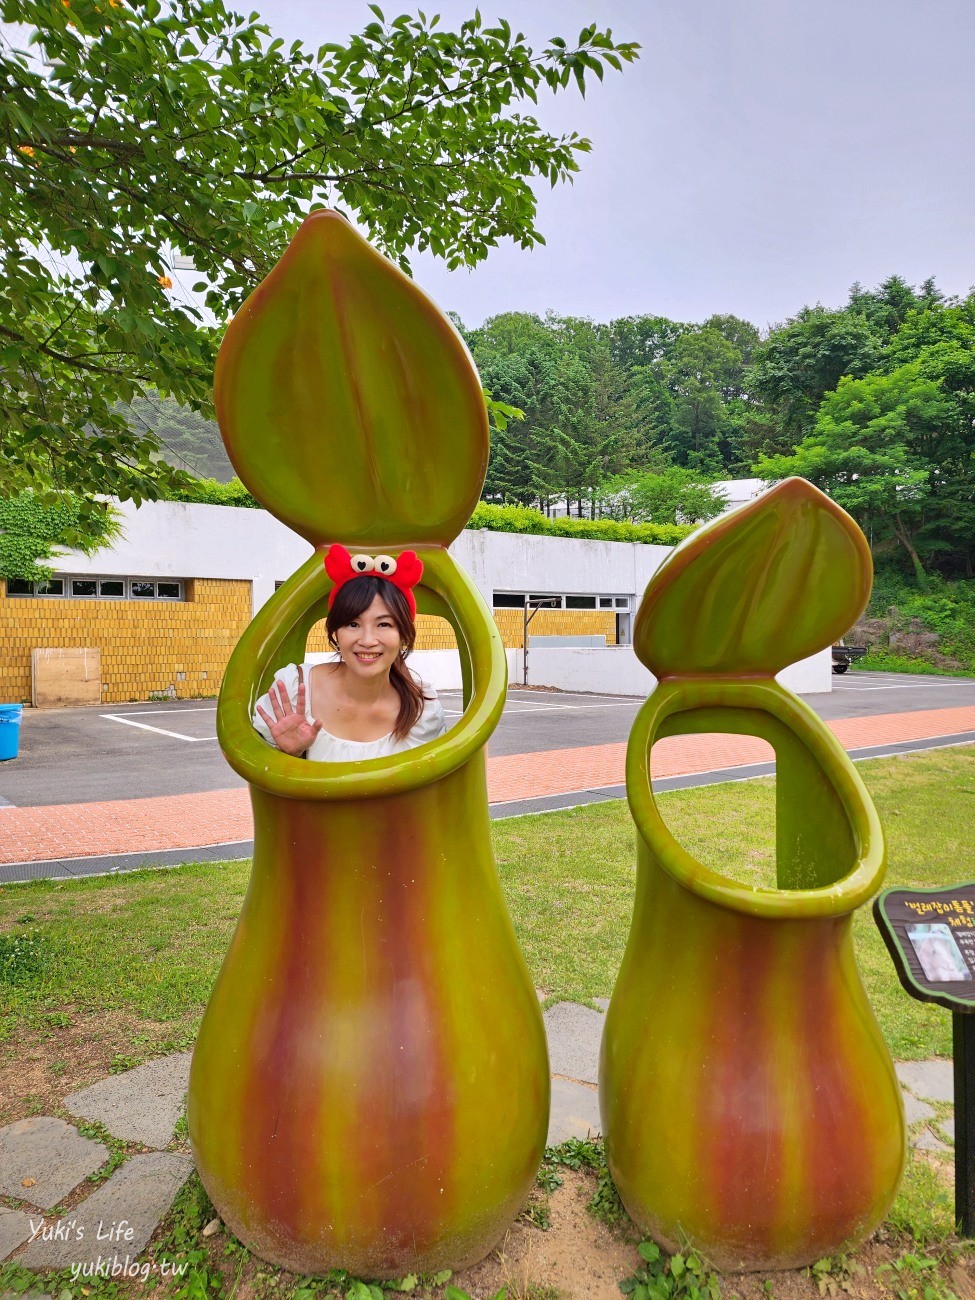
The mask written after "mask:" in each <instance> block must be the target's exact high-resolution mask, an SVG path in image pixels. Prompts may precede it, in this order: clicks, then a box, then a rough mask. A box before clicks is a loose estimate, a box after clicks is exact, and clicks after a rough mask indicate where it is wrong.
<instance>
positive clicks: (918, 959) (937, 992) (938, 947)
mask: <svg viewBox="0 0 975 1300" xmlns="http://www.w3.org/2000/svg"><path fill="white" fill-rule="evenodd" d="M873 914H874V918H875V919H876V922H877V925H878V927H879V929H880V933H881V935H882V936H883V940H884V943H885V944H886V945H887V949H888V951H889V952H890V955H891V957H892V958H893V959H894V965H895V966H896V967H897V974H898V975H899V976H900V981H901V983H902V984H903V985H904V987H905V989H907V991H908V993H910V995H911V997H913V998H917V999H918V1000H919V1001H921V1002H937V1003H938V1004H939V1005H940V1006H943V1007H947V1008H948V1010H949V1011H961V1012H963V1013H968V1014H971V1013H972V1012H975V884H970V885H950V886H949V887H948V888H947V889H885V890H884V892H883V893H882V894H880V895H878V897H877V899H876V901H875V902H874V905H873Z"/></svg>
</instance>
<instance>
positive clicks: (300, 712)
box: [257, 664, 322, 758]
mask: <svg viewBox="0 0 975 1300" xmlns="http://www.w3.org/2000/svg"><path fill="white" fill-rule="evenodd" d="M267 694H268V699H269V700H270V701H271V708H272V709H273V710H274V717H273V718H269V717H268V715H267V714H266V713H265V712H264V710H263V709H262V708H261V706H260V705H258V706H257V711H258V713H259V714H260V715H261V717H262V718H263V719H264V721H265V722H266V723H267V726H268V730H269V731H270V733H271V739H272V740H273V741H274V743H275V745H277V747H278V749H280V750H281V752H282V753H284V754H291V755H292V756H293V757H294V758H300V757H301V756H302V754H304V752H305V750H306V749H308V747H309V746H310V745H311V744H312V743H313V742H314V740H315V737H316V736H317V735H318V733H319V732H320V731H321V729H322V724H321V723H320V722H318V721H317V720H315V719H312V721H311V722H309V721H308V719H307V717H306V716H305V677H304V673H303V671H302V668H301V665H300V664H299V665H298V692H297V695H296V697H295V703H294V708H292V706H291V698H290V696H289V695H288V692H287V690H286V689H285V685H284V682H274V683H272V685H271V689H270V690H269V691H268V693H267Z"/></svg>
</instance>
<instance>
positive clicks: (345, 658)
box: [335, 596, 402, 678]
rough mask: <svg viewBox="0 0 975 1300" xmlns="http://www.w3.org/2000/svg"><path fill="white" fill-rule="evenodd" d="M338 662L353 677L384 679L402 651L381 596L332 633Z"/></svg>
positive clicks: (396, 632) (398, 637)
mask: <svg viewBox="0 0 975 1300" xmlns="http://www.w3.org/2000/svg"><path fill="white" fill-rule="evenodd" d="M335 640H336V642H337V644H338V648H339V654H340V655H341V656H342V662H343V663H344V664H345V665H346V667H347V668H349V669H350V670H351V671H352V672H353V673H355V675H356V676H357V677H363V678H374V677H383V676H388V674H389V670H390V668H391V667H392V665H393V662H394V661H395V660H396V658H397V657H398V655H399V652H400V650H401V649H402V642H401V641H400V635H399V630H398V628H397V627H396V624H395V622H394V621H393V616H392V615H391V614H390V612H389V609H388V608H387V606H386V603H385V602H384V600H383V599H382V597H381V596H374V597H373V601H372V604H371V605H370V606H369V608H368V609H365V610H363V611H362V613H361V614H360V615H359V616H358V618H355V619H353V620H352V622H351V623H346V625H345V626H344V627H340V628H338V629H337V630H336V633H335Z"/></svg>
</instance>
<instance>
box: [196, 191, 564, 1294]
mask: <svg viewBox="0 0 975 1300" xmlns="http://www.w3.org/2000/svg"><path fill="white" fill-rule="evenodd" d="M215 391H216V402H217V412H218V416H219V420H220V427H221V431H222V433H223V436H224V440H225V442H226V444H227V449H228V452H229V454H230V457H231V460H232V461H233V463H234V466H235V467H236V469H237V471H238V473H239V474H240V476H241V478H242V479H243V481H244V482H245V483H246V484H247V486H248V487H249V488H250V490H251V491H252V492H253V493H254V495H255V496H257V497H258V498H259V499H260V500H261V501H262V502H263V503H264V504H265V505H266V506H267V507H268V509H269V510H270V511H272V513H274V514H275V515H276V516H277V517H278V518H279V519H281V520H283V521H284V522H285V523H287V524H288V525H290V526H291V527H292V528H293V529H295V530H296V531H297V532H299V533H301V534H302V535H303V536H304V537H306V538H307V539H308V540H309V541H310V542H311V543H312V544H313V545H314V546H315V547H317V548H319V550H318V551H317V552H316V554H314V555H313V556H312V558H310V559H309V560H308V562H307V563H306V564H305V565H304V566H303V567H302V568H301V569H300V570H299V571H298V572H297V573H296V574H295V575H294V576H293V577H292V578H290V579H289V580H288V581H287V582H286V583H285V584H284V585H283V586H282V587H281V588H280V590H279V591H277V592H276V593H275V595H274V597H273V599H272V600H271V601H269V602H268V604H267V605H265V606H264V608H263V609H262V610H261V611H260V612H259V613H258V615H257V616H256V618H255V619H254V621H253V622H252V623H251V625H250V626H249V628H248V629H247V631H246V633H245V634H244V636H243V637H242V639H241V641H240V644H239V645H238V647H237V649H236V651H235V653H234V656H233V658H232V660H231V663H230V665H229V667H228V670H227V674H226V678H225V681H224V686H223V690H222V691H221V695H220V703H219V707H218V717H217V724H218V731H219V736H220V742H221V745H222V747H223V750H224V753H225V754H226V756H227V758H228V760H229V762H230V763H231V765H232V766H233V767H234V768H235V770H236V771H237V772H239V773H240V774H241V775H242V776H243V777H244V778H245V779H246V780H247V781H248V783H249V784H250V790H251V799H252V802H253V808H254V868H253V874H252V877H251V883H250V889H249V891H248V894H247V898H246V900H245V902H244V907H243V911H242V914H241V917H240V922H239V924H238V927H237V931H236V933H235V935H234V938H233V942H232V944H231V947H230V950H229V952H228V954H227V957H226V960H225V962H224V965H223V968H222V970H221V972H220V975H219V977H218V979H217V983H216V986H215V987H214V990H213V994H212V996H211V999H210V1003H209V1006H208V1007H207V1011H206V1015H205V1016H204V1019H203V1024H202V1027H201V1029H200V1034H199V1038H198V1040H197V1044H196V1050H195V1052H194V1055H193V1065H192V1071H191V1075H190V1092H189V1129H190V1140H191V1142H192V1145H193V1152H194V1155H195V1158H196V1164H197V1168H198V1169H199V1172H200V1176H201V1178H202V1180H203V1183H204V1185H205V1187H206V1189H207V1191H208V1192H209V1194H210V1196H211V1198H212V1200H213V1203H214V1205H215V1206H216V1208H217V1211H218V1212H219V1214H220V1216H221V1217H222V1218H223V1219H224V1220H225V1222H226V1223H227V1224H228V1225H229V1226H230V1228H231V1229H232V1230H233V1231H234V1232H235V1233H236V1234H237V1236H238V1237H239V1238H240V1239H241V1240H242V1241H243V1242H244V1243H246V1244H247V1245H248V1246H250V1247H251V1248H252V1249H253V1250H254V1251H256V1253H257V1254H259V1255H261V1256H263V1257H264V1258H266V1259H269V1260H271V1261H273V1262H275V1263H277V1264H280V1265H282V1266H284V1267H286V1268H290V1269H293V1270H296V1271H299V1272H303V1273H321V1272H324V1271H326V1270H328V1269H330V1268H334V1267H341V1268H346V1269H349V1270H350V1271H352V1272H355V1273H359V1274H364V1275H367V1276H373V1277H395V1276H401V1275H403V1274H405V1273H408V1272H417V1271H429V1270H434V1269H438V1268H441V1267H450V1268H458V1267H462V1266H464V1265H465V1264H468V1263H471V1262H473V1261H475V1260H477V1259H479V1258H481V1257H482V1256H483V1255H485V1254H486V1253H487V1252H488V1251H489V1250H490V1249H491V1247H492V1246H494V1245H495V1244H496V1242H497V1241H498V1240H499V1239H500V1237H501V1236H502V1234H503V1232H504V1231H505V1229H506V1227H507V1226H508V1224H509V1223H510V1221H511V1220H512V1218H513V1217H514V1215H515V1214H516V1213H517V1212H518V1210H519V1208H520V1207H521V1205H522V1204H523V1202H524V1200H525V1197H526V1196H527V1194H528V1191H529V1188H530V1187H531V1184H532V1180H533V1178H534V1175H535V1172H536V1169H537V1167H538V1163H539V1160H540V1157H541V1153H542V1150H543V1147H544V1141H545V1133H546V1125H547V1121H548V1092H549V1078H548V1063H547V1056H546V1048H545V1038H544V1031H543V1026H542V1019H541V1014H540V1012H539V1007H538V1001H537V998H536V996H535V992H534V989H533V987H532V983H531V980H530V978H529V975H528V971H527V968H526V966H525V963H524V960H523V958H522V956H521V953H520V951H519V949H518V946H517V943H516V941H515V936H514V932H513V929H512V926H511V923H510V920H509V918H508V914H507V912H506V910H505V906H504V902H503V899H502V897H501V893H500V889H499V885H498V881H497V875H496V870H495V865H494V861H493V858H492V855H491V847H490V839H489V823H488V812H487V794H486V783H485V758H484V747H485V743H486V741H487V738H488V736H489V735H490V733H491V732H492V731H493V729H494V727H495V726H496V724H497V721H498V718H499V716H500V714H501V710H502V707H503V703H504V694H505V687H506V664H505V658H504V651H503V648H502V645H501V642H500V638H499V636H498V633H497V631H496V629H495V626H494V623H493V620H492V618H491V615H490V613H489V611H488V610H487V609H486V607H485V606H484V604H483V602H482V601H481V599H480V596H479V595H478V592H477V590H476V588H475V587H474V586H473V584H472V583H471V581H470V580H469V578H468V577H467V576H466V575H465V574H464V573H463V572H462V571H461V570H460V569H459V568H458V566H457V565H456V564H455V563H454V562H453V560H452V559H451V557H450V555H449V554H448V553H447V550H446V547H447V545H448V544H449V543H450V542H451V541H452V540H453V539H454V537H455V536H456V535H457V533H458V532H459V531H460V530H461V528H462V527H463V526H464V524H465V523H466V521H467V519H468V518H469V516H470V512H471V510H472V508H473V506H474V504H475V502H476V501H477V498H478V494H479V492H480V488H481V484H482V481H483V477H484V472H485V467H486V462H487V449H488V434H487V422H486V415H485V407H484V401H483V396H482V393H481V390H480V385H479V383H478V379H477V375H476V372H475V370H474V367H473V363H472V362H471V360H470V357H469V356H468V354H467V352H466V349H465V348H464V345H463V343H462V341H461V340H460V338H459V336H458V335H457V334H456V332H455V331H454V329H453V328H452V326H451V325H450V323H449V322H448V321H447V320H446V319H445V318H444V317H443V316H442V315H441V313H440V312H439V311H438V309H437V308H436V307H435V306H434V305H433V304H432V303H431V302H430V301H429V300H428V299H427V298H426V297H425V296H424V295H423V294H422V293H421V292H420V291H419V290H418V289H417V288H416V287H415V286H414V285H413V283H412V282H411V281H410V280H409V279H408V278H407V277H406V276H405V275H403V274H402V273H401V272H400V271H399V270H398V269H397V268H395V267H394V266H393V265H392V264H391V263H390V262H388V261H387V260H386V259H385V258H384V257H382V256H380V255H379V254H378V253H376V252H375V251H374V250H373V249H372V248H370V246H369V245H368V244H367V243H366V242H365V241H364V240H363V239H361V238H360V236H359V235H358V234H356V232H355V231H354V230H353V228H352V227H351V226H350V225H349V224H348V223H347V222H346V221H344V220H343V219H342V218H341V217H339V216H338V215H336V214H334V213H325V212H320V213H316V214H314V215H313V216H311V217H309V218H308V219H307V220H306V221H305V223H304V224H303V225H302V227H301V228H300V230H299V231H298V234H297V235H296V236H295V238H294V240H293V242H292V244H291V246H290V248H289V249H288V250H287V252H286V253H285V255H284V257H283V258H282V259H281V261H280V262H279V263H278V265H277V266H276V267H275V269H274V270H273V271H272V272H271V274H270V275H269V276H268V278H267V279H266V280H265V281H264V283H263V284H262V285H261V286H260V287H259V288H258V289H257V290H256V292H255V293H254V294H253V295H252V296H251V297H250V298H249V299H248V300H247V302H246V303H245V304H244V306H243V307H242V309H241V311H240V312H239V313H238V315H237V316H236V317H235V319H234V320H233V322H232V323H231V325H230V327H229V328H228V330H227V335H226V338H225V339H224V342H223V346H222V348H221V350H220V355H219V359H218V362H217V370H216V383H215ZM336 541H338V542H342V543H343V544H344V545H346V546H347V547H349V548H350V549H351V550H352V551H365V552H370V553H376V552H387V553H392V554H393V555H395V554H396V553H397V552H398V551H399V550H401V549H402V548H404V547H409V548H410V549H413V550H416V552H417V553H418V554H419V556H420V558H421V559H422V561H423V565H424V573H423V578H422V586H421V587H419V588H417V591H416V596H417V603H418V607H419V609H420V610H421V611H426V612H428V613H435V614H439V615H441V616H442V617H444V618H446V619H448V620H449V621H450V623H451V624H452V625H453V627H454V630H455V633H456V637H457V643H458V646H459V649H460V655H461V660H462V665H463V670H464V679H465V684H466V688H465V704H466V708H465V712H464V715H463V717H462V718H461V719H460V720H459V722H458V723H457V725H456V726H455V727H453V728H452V730H450V731H448V732H447V734H446V735H445V736H443V737H441V738H440V739H439V740H435V741H432V742H430V743H428V744H426V745H423V746H422V747H420V748H418V749H413V750H410V751H407V752H406V753H401V754H396V755H394V756H392V757H386V758H379V759H372V760H368V761H364V762H359V763H316V762H311V761H306V760H304V759H299V758H293V757H289V756H288V755H286V754H283V753H280V752H278V751H277V750H275V749H273V748H272V747H270V746H269V745H267V744H266V743H265V742H264V741H263V740H262V739H261V737H260V736H259V735H258V734H257V732H256V731H255V730H254V728H253V726H252V725H251V709H252V707H253V703H254V700H255V699H256V698H257V696H258V694H259V693H261V692H263V691H264V690H266V688H267V685H268V683H269V681H270V680H271V674H272V672H273V671H274V670H275V668H277V667H278V666H279V665H282V664H284V663H287V662H289V661H291V662H300V661H301V660H302V659H303V657H304V649H305V640H306V636H307V633H308V630H309V628H310V627H311V626H312V624H314V623H315V622H316V621H317V620H318V619H320V618H322V617H323V616H324V614H325V611H326V604H327V596H328V592H329V590H330V589H331V586H332V583H331V580H330V579H329V578H328V577H327V575H326V573H325V569H324V567H323V563H322V551H321V548H323V547H325V546H326V545H327V544H329V543H331V542H336Z"/></svg>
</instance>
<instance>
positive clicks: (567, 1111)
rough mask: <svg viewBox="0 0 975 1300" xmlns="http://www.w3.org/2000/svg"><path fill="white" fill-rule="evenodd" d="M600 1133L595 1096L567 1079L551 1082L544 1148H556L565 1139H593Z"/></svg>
mask: <svg viewBox="0 0 975 1300" xmlns="http://www.w3.org/2000/svg"><path fill="white" fill-rule="evenodd" d="M601 1132H602V1123H601V1121H600V1118H599V1093H598V1092H597V1091H596V1089H595V1088H587V1087H585V1085H584V1084H581V1083H573V1082H572V1080H571V1079H553V1080H552V1111H551V1114H550V1115H549V1121H548V1137H547V1139H546V1141H545V1145H546V1146H550V1147H557V1146H558V1145H559V1143H560V1142H565V1141H567V1140H568V1139H569V1138H587V1137H595V1135H596V1134H597V1133H601Z"/></svg>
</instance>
